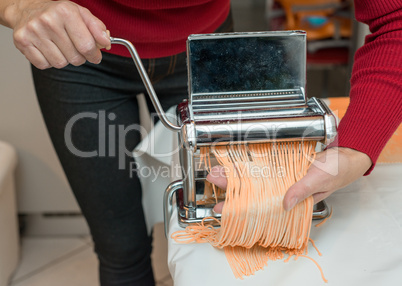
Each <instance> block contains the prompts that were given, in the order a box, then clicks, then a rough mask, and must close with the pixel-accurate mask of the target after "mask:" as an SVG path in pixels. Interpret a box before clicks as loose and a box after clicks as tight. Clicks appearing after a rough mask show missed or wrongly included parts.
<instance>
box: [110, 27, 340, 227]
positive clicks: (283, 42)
mask: <svg viewBox="0 0 402 286" xmlns="http://www.w3.org/2000/svg"><path fill="white" fill-rule="evenodd" d="M111 40H112V43H118V44H123V45H125V46H127V47H128V48H129V50H130V52H131V55H132V56H133V59H134V62H135V63H136V66H137V69H138V70H139V72H140V74H141V76H142V79H143V81H144V84H145V86H146V88H147V91H148V94H149V95H150V97H151V100H152V101H153V104H154V106H155V109H156V111H157V112H158V114H159V117H160V119H161V121H162V123H163V124H164V125H165V126H166V127H167V128H169V129H171V130H173V131H176V132H178V134H179V142H180V151H179V152H180V154H179V155H180V164H181V168H182V178H183V179H182V180H180V181H176V182H173V183H171V184H170V185H169V186H168V187H167V189H166V192H165V196H164V214H165V232H166V233H167V230H168V223H169V220H170V217H171V214H172V210H173V205H172V201H173V198H174V195H175V194H176V205H177V212H178V219H179V224H180V225H181V226H183V227H184V226H186V225H188V224H190V223H195V222H200V221H201V220H202V219H203V218H205V217H215V218H217V219H219V218H220V214H216V213H215V212H213V210H212V209H213V206H214V203H213V204H205V203H203V204H199V203H197V202H198V201H199V199H200V198H201V197H202V196H203V192H204V184H205V178H206V175H207V171H206V169H205V168H202V167H200V166H202V164H200V160H201V159H200V148H201V147H206V146H212V145H223V144H236V143H248V144H252V143H261V142H274V141H303V140H304V141H306V140H315V141H317V142H321V143H322V144H323V145H326V144H328V143H330V142H331V141H332V140H333V139H334V137H335V135H336V120H335V117H334V115H333V114H332V112H331V111H330V109H329V108H328V107H327V105H326V104H325V103H324V102H323V101H322V100H320V99H317V98H311V99H307V97H306V94H305V85H306V34H305V32H303V31H278V32H252V33H225V34H204V35H191V36H189V37H188V40H187V64H188V90H189V97H188V99H187V100H184V101H183V102H182V103H181V104H179V105H178V107H177V123H172V122H170V121H169V120H168V119H167V117H166V115H165V113H164V112H163V110H162V108H161V106H160V104H159V101H158V99H157V96H156V94H155V92H154V90H153V87H152V84H151V83H150V81H149V79H148V76H147V74H146V72H145V70H144V68H143V66H142V64H141V60H140V59H139V57H138V55H137V53H136V51H135V49H134V47H133V46H132V45H131V43H129V42H127V41H125V40H122V39H116V38H112V39H111ZM210 156H211V161H212V162H211V164H212V165H214V164H216V160H214V158H213V155H212V154H210ZM328 212H329V211H328V207H327V205H326V204H325V203H321V204H318V205H316V206H315V209H314V216H313V217H314V218H323V217H325V216H327V214H328Z"/></svg>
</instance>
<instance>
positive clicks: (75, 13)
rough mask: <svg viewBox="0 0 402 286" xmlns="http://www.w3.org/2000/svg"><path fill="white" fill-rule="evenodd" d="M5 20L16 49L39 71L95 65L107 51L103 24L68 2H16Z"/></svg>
mask: <svg viewBox="0 0 402 286" xmlns="http://www.w3.org/2000/svg"><path fill="white" fill-rule="evenodd" d="M6 16H7V18H6V19H7V20H8V26H10V27H11V28H12V29H13V30H14V44H15V46H16V47H17V48H18V49H19V50H20V51H21V53H23V54H24V55H25V57H26V58H27V59H28V60H29V61H30V62H31V63H32V64H33V65H34V66H35V67H37V68H38V69H46V68H50V67H55V68H63V67H65V66H66V65H68V64H72V65H75V66H79V65H82V64H83V63H85V61H89V62H91V63H94V64H98V63H100V61H101V60H102V54H101V51H100V49H102V48H107V49H109V48H110V38H109V36H108V33H107V30H106V26H105V25H104V24H103V23H102V21H101V20H99V19H98V18H97V17H95V16H94V15H92V13H91V12H90V11H89V10H88V9H86V8H84V7H81V6H79V5H77V4H75V3H73V2H70V1H49V0H34V1H17V2H16V3H15V4H14V5H12V6H10V7H9V9H8V12H7V15H6Z"/></svg>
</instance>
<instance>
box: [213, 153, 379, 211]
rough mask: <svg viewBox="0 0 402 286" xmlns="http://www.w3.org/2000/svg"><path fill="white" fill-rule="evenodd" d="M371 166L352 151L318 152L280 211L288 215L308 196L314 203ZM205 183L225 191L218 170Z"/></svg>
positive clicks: (222, 175) (221, 174) (218, 205)
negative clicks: (311, 197) (207, 182)
mask: <svg viewBox="0 0 402 286" xmlns="http://www.w3.org/2000/svg"><path fill="white" fill-rule="evenodd" d="M371 165H372V162H371V159H370V158H369V157H368V156H367V155H366V154H364V153H362V152H359V151H356V150H353V149H349V148H341V147H336V148H331V149H328V150H326V151H324V152H320V153H318V154H317V157H316V159H315V161H314V162H313V164H312V165H311V166H310V168H309V169H308V171H307V174H306V175H305V176H304V177H303V178H302V179H301V180H299V181H298V182H296V183H295V184H294V185H293V186H291V187H290V188H289V189H288V191H287V192H286V195H285V197H284V199H283V207H284V209H285V210H287V211H289V210H291V209H292V208H293V207H294V206H295V205H296V204H297V203H298V202H301V201H303V200H304V199H305V198H307V197H309V196H313V198H314V203H318V202H319V201H322V200H323V199H325V198H326V197H328V196H329V195H331V194H332V193H333V192H335V191H336V190H338V189H340V188H343V187H345V186H347V185H348V184H350V183H352V182H353V181H355V180H357V179H358V178H360V177H361V176H363V175H364V173H365V172H366V171H367V170H368V169H369V168H370V167H371ZM207 180H208V181H209V182H211V183H213V184H216V185H217V186H218V187H220V188H223V189H225V188H226V178H225V174H224V171H223V167H221V166H216V167H214V168H212V170H211V173H210V174H208V176H207ZM222 208H223V203H219V204H217V205H216V206H215V207H214V211H215V212H217V213H222Z"/></svg>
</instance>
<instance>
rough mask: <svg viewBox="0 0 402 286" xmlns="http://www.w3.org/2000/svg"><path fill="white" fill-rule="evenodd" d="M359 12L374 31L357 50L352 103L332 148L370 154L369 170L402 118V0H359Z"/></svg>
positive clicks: (351, 95) (359, 18)
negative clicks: (345, 148)
mask: <svg viewBox="0 0 402 286" xmlns="http://www.w3.org/2000/svg"><path fill="white" fill-rule="evenodd" d="M355 11H356V19H357V20H358V21H361V22H364V23H366V24H368V25H369V27H370V31H371V33H372V34H370V35H369V36H367V37H366V41H365V44H364V45H363V46H362V47H361V48H360V49H359V50H358V51H357V52H356V54H355V60H354V66H353V72H352V78H351V90H350V104H349V107H348V109H347V112H346V114H345V116H344V117H343V119H342V120H341V122H340V124H339V128H338V136H337V139H336V140H335V142H333V143H332V144H330V146H329V147H333V146H340V147H348V148H352V149H355V150H358V151H361V152H363V153H365V154H367V155H368V156H369V157H370V158H371V160H372V162H373V165H372V166H371V168H370V169H369V170H368V171H367V172H366V175H368V174H369V173H370V172H371V170H372V169H373V168H374V166H375V163H376V161H377V159H378V157H379V155H380V153H381V150H382V149H383V148H384V146H385V144H386V143H387V141H388V140H389V139H390V137H391V136H392V134H393V133H394V132H395V130H396V129H397V128H398V126H399V124H400V123H401V121H402V2H401V1H399V0H355Z"/></svg>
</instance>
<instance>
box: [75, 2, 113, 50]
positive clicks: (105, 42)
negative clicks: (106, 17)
mask: <svg viewBox="0 0 402 286" xmlns="http://www.w3.org/2000/svg"><path fill="white" fill-rule="evenodd" d="M79 10H80V13H81V16H82V19H83V20H84V22H85V24H86V25H87V27H88V29H89V31H90V32H91V34H92V36H93V37H94V39H95V42H96V43H97V45H98V47H101V48H106V49H107V50H110V47H111V43H110V33H109V31H108V30H107V29H106V26H105V24H103V22H102V21H101V20H99V19H98V18H96V17H95V16H94V15H92V13H91V12H90V11H89V10H88V9H86V8H83V7H81V6H79Z"/></svg>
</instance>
